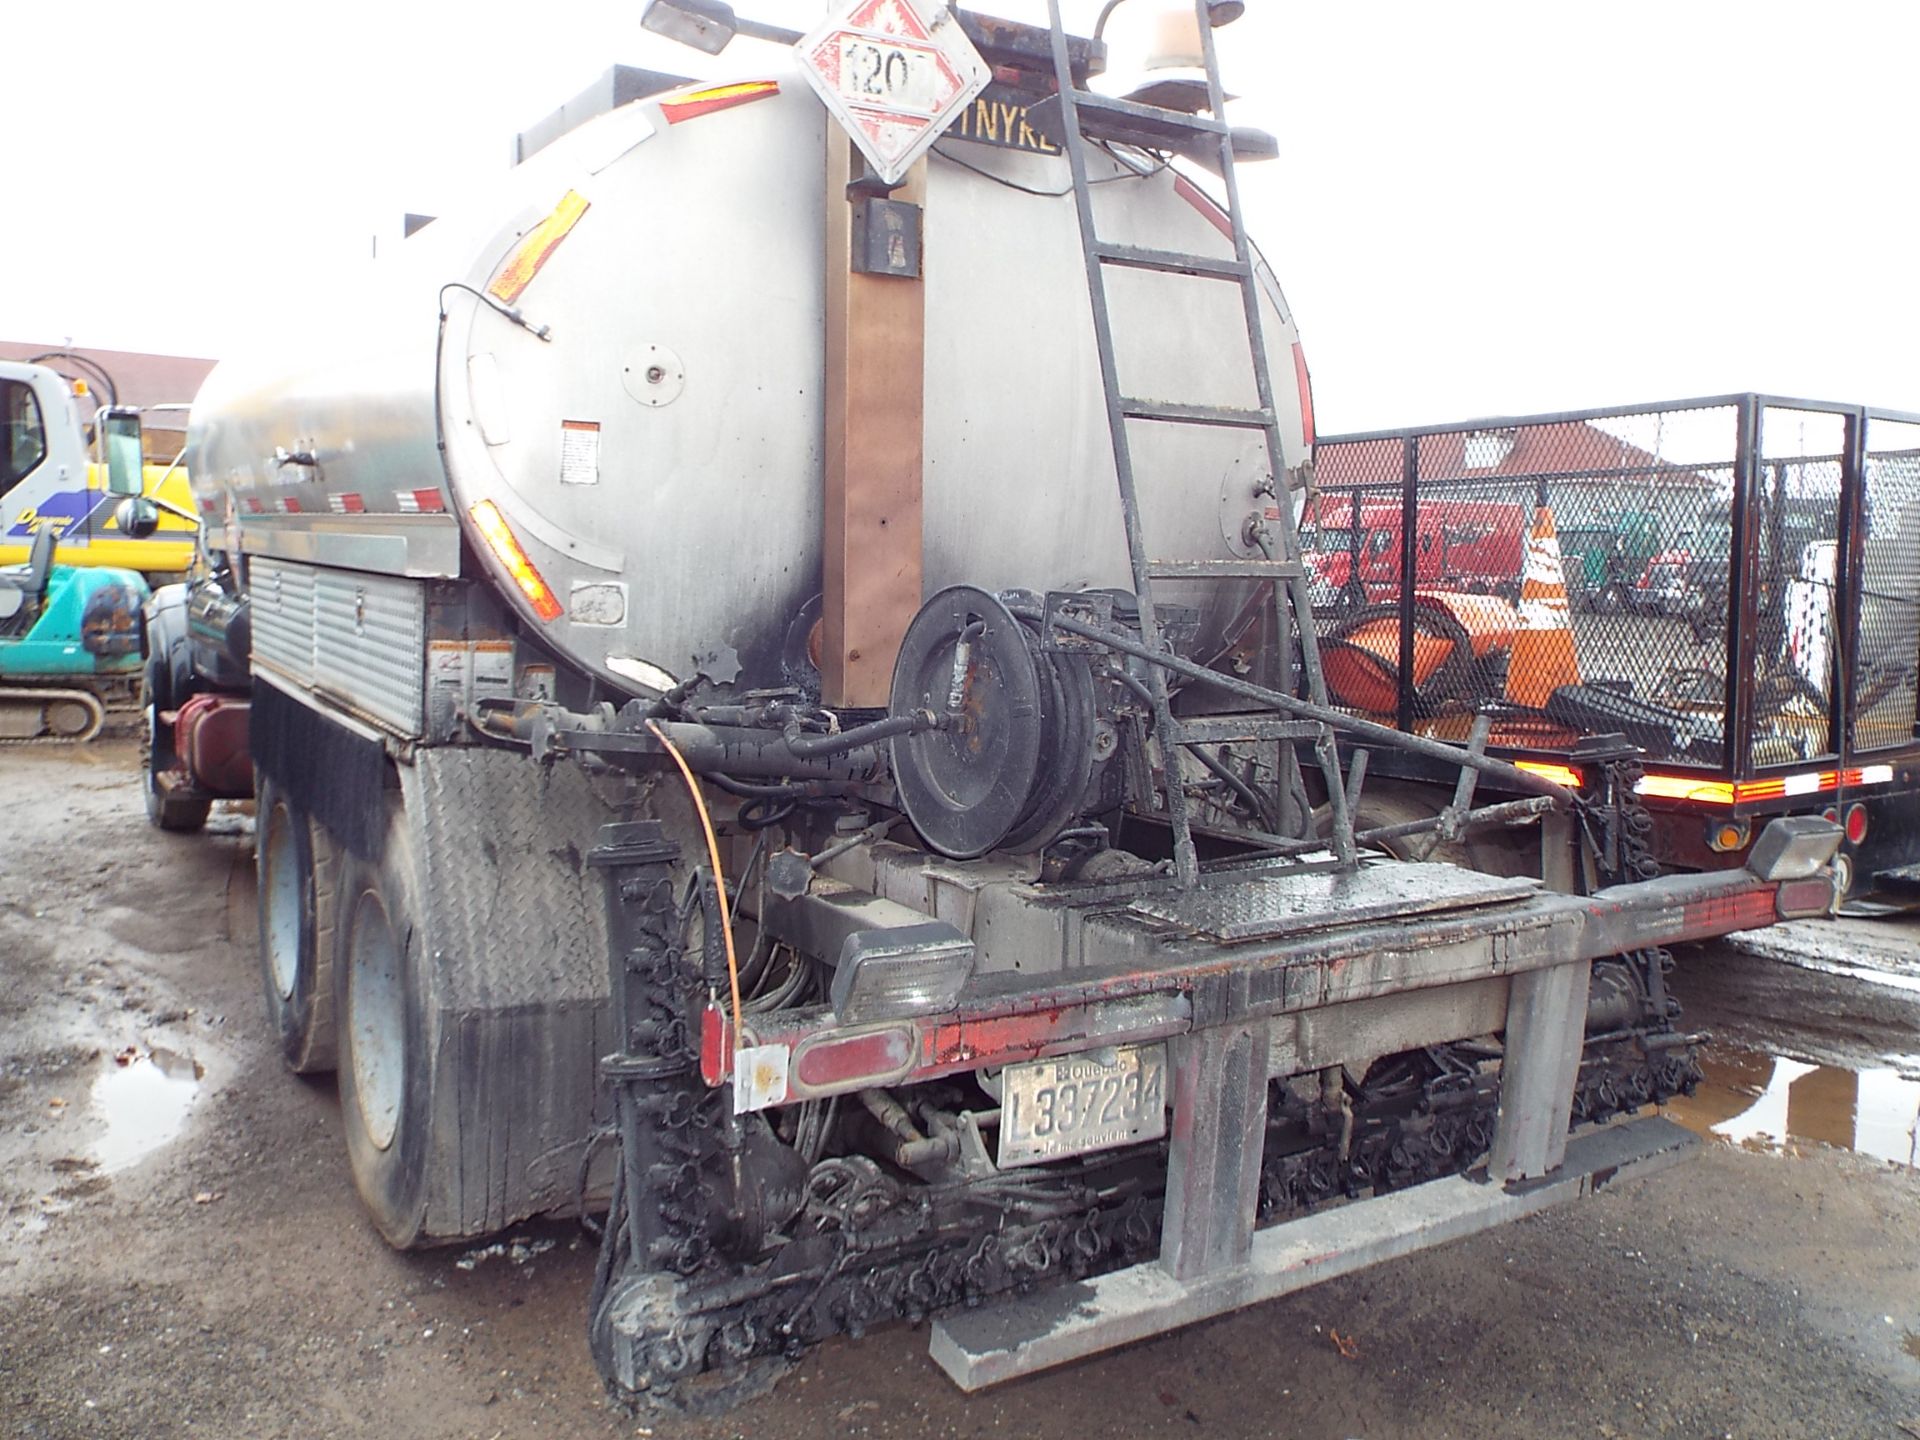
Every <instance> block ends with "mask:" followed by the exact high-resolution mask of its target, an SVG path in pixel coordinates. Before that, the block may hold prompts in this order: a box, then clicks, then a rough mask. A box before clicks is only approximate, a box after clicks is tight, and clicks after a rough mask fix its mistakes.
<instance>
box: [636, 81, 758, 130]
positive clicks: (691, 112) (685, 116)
mask: <svg viewBox="0 0 1920 1440" xmlns="http://www.w3.org/2000/svg"><path fill="white" fill-rule="evenodd" d="M779 93H780V86H779V84H778V83H777V82H775V81H772V80H747V81H743V82H742V83H740V84H737V85H714V86H710V87H709V88H707V89H705V90H690V91H688V92H687V93H686V94H685V95H682V96H681V97H680V98H679V99H678V100H662V101H661V102H660V114H661V116H662V117H663V118H664V119H665V120H666V122H667V123H668V124H669V125H678V124H679V123H680V122H681V121H682V120H692V119H694V118H695V117H696V116H700V115H711V114H713V112H714V111H716V110H731V109H732V108H733V107H734V106H736V105H745V104H747V103H748V102H749V101H752V100H764V99H766V98H767V97H768V96H769V95H778V94H779Z"/></svg>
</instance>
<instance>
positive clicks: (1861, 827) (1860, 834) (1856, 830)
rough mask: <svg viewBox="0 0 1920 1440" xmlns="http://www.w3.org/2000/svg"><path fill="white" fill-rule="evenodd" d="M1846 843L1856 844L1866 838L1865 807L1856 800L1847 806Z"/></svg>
mask: <svg viewBox="0 0 1920 1440" xmlns="http://www.w3.org/2000/svg"><path fill="white" fill-rule="evenodd" d="M1846 830H1847V843H1848V844H1849V845H1858V844H1859V843H1860V842H1861V841H1862V840H1864V839H1866V838H1867V807H1866V806H1864V805H1862V804H1860V803H1859V802H1858V801H1856V802H1855V803H1853V804H1852V805H1849V806H1848V807H1847V824H1846Z"/></svg>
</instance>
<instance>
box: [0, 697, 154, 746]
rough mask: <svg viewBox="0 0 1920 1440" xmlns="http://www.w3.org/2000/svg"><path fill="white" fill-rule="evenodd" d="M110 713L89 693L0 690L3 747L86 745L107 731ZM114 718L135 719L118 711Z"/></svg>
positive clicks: (1, 742)
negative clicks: (103, 731)
mask: <svg viewBox="0 0 1920 1440" xmlns="http://www.w3.org/2000/svg"><path fill="white" fill-rule="evenodd" d="M109 713H110V712H109V711H108V709H107V707H106V706H105V705H104V704H102V703H101V700H100V697H99V696H98V695H95V694H92V693H91V692H89V691H86V690H68V689H37V688H36V689H11V688H9V689H0V746H16V745H77V744H84V743H85V742H86V741H88V740H91V739H93V737H94V736H96V735H98V734H99V733H100V732H101V730H102V729H104V728H105V727H106V724H107V721H108V718H109ZM111 714H112V716H113V718H114V719H116V720H124V721H131V719H132V718H134V717H133V714H132V713H131V712H122V711H121V710H120V709H118V708H116V709H115V710H114V711H113V712H111Z"/></svg>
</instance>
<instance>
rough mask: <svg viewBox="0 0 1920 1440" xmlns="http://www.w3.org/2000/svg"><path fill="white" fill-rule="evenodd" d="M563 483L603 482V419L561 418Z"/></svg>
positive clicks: (561, 478) (592, 483)
mask: <svg viewBox="0 0 1920 1440" xmlns="http://www.w3.org/2000/svg"><path fill="white" fill-rule="evenodd" d="M560 483H561V484H562V485H598V484H599V483H600V422H599V421H598V420H562V421H561V422H560Z"/></svg>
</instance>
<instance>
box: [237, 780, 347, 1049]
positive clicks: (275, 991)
mask: <svg viewBox="0 0 1920 1440" xmlns="http://www.w3.org/2000/svg"><path fill="white" fill-rule="evenodd" d="M254 794H255V795H256V796H258V797H259V805H258V808H257V812H256V813H257V817H258V818H257V819H256V821H255V826H254V864H255V870H256V874H257V877H258V881H259V905H260V977H261V981H262V984H263V987H264V989H265V992H266V999H267V1018H268V1020H269V1022H270V1023H271V1024H272V1025H273V1027H274V1029H275V1031H276V1033H277V1034H278V1036H279V1039H280V1057H281V1059H282V1060H284V1061H285V1062H286V1065H287V1068H288V1069H289V1070H292V1071H293V1072H294V1073H295V1074H297V1075H312V1074H319V1073H323V1072H325V1071H328V1070H331V1069H333V1067H334V1058H335V1048H336V1047H335V1039H334V983H333V955H334V943H335V937H334V915H335V911H336V908H337V907H336V903H335V897H336V889H337V886H338V879H339V876H338V865H337V863H336V856H335V853H334V846H333V842H332V840H331V838H330V837H329V836H328V834H327V832H326V830H325V828H324V827H322V826H321V825H320V824H319V823H318V822H316V821H315V820H314V819H313V818H312V817H311V816H309V815H308V814H307V813H306V811H305V810H304V809H303V808H302V807H300V806H298V805H296V804H294V803H293V801H292V799H291V797H289V796H288V794H287V792H286V790H285V789H284V788H282V787H281V786H279V785H277V784H275V783H274V782H273V781H272V780H269V779H267V778H266V777H264V776H260V777H257V778H256V781H255V784H254Z"/></svg>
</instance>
